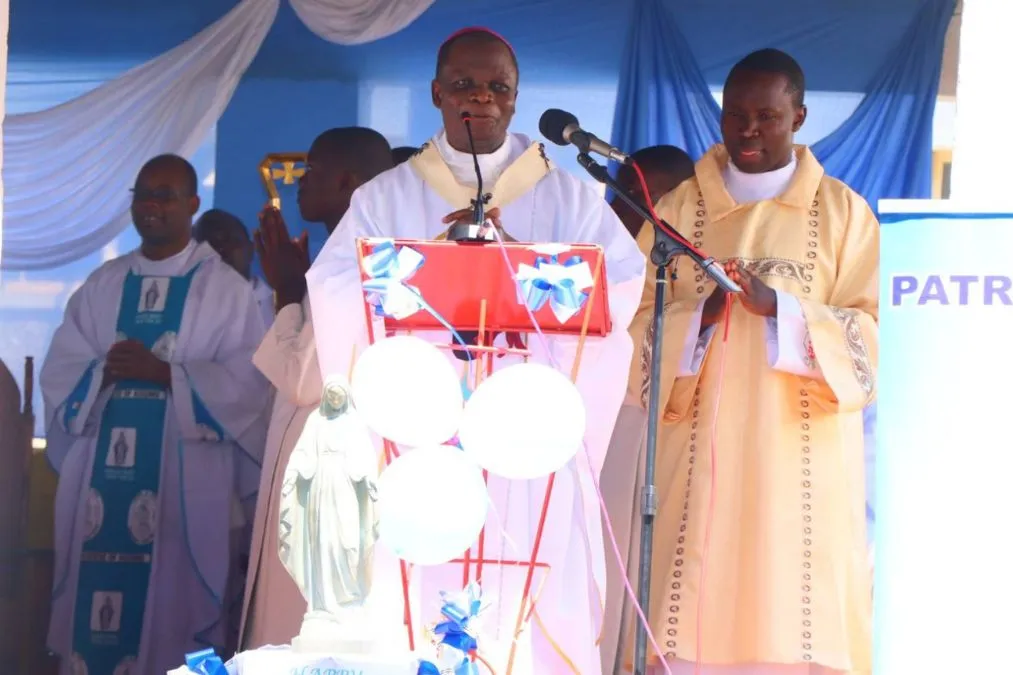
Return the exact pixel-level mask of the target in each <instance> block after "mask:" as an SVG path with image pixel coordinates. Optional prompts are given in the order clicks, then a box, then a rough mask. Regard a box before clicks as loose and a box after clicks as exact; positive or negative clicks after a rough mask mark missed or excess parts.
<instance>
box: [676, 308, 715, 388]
mask: <svg viewBox="0 0 1013 675" xmlns="http://www.w3.org/2000/svg"><path fill="white" fill-rule="evenodd" d="M703 303H704V300H701V301H700V302H699V303H698V304H697V306H696V310H695V311H694V312H693V318H692V319H690V322H689V332H688V333H687V334H686V343H685V345H684V346H683V348H682V357H681V358H680V359H679V371H678V372H677V373H676V374H675V376H676V377H689V376H691V375H696V374H697V373H699V372H700V366H701V364H703V357H704V356H706V354H707V348H708V347H709V346H710V343H711V338H712V337H714V326H708V327H707V328H705V329H704V330H703V332H701V331H700V323H701V322H702V321H703Z"/></svg>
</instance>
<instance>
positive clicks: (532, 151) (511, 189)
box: [408, 139, 555, 241]
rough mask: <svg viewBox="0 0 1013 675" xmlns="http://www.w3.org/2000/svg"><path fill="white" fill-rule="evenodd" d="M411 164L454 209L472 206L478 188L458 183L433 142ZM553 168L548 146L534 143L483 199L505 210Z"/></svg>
mask: <svg viewBox="0 0 1013 675" xmlns="http://www.w3.org/2000/svg"><path fill="white" fill-rule="evenodd" d="M506 142H508V143H509V142H510V140H509V139H507V141H506ZM408 162H409V164H410V165H411V167H412V169H413V170H414V171H415V173H416V174H417V175H418V177H419V178H421V179H422V180H423V181H424V182H425V183H426V185H428V186H429V187H431V188H432V189H433V190H435V191H436V194H438V195H440V197H442V198H443V199H444V200H446V201H447V202H448V203H449V204H450V205H451V206H452V207H454V208H460V209H463V208H466V207H467V206H468V205H469V204H471V200H472V199H474V197H475V188H472V187H467V186H465V185H461V184H460V183H458V182H457V179H456V178H454V174H453V173H452V172H451V171H450V167H448V166H447V163H446V161H445V160H444V159H443V155H441V154H440V151H439V150H438V149H437V147H436V143H435V142H434V141H432V140H428V141H426V142H425V143H423V144H422V147H421V148H419V151H418V152H416V153H415V154H414V155H412V156H411V159H409V160H408ZM554 168H555V166H554V165H553V163H552V160H550V159H549V158H548V156H547V155H546V154H545V145H544V144H543V143H532V144H531V145H530V146H529V147H528V149H527V150H525V151H524V152H523V153H522V154H521V156H520V157H518V158H517V159H516V160H514V162H513V163H511V164H510V166H508V167H507V168H506V170H505V171H504V172H503V173H502V174H500V177H499V179H498V180H497V181H496V184H495V185H493V186H492V188H491V189H490V191H489V192H487V193H486V194H485V195H483V197H484V201H485V207H486V209H494V208H496V207H502V206H506V205H507V204H509V203H511V202H512V201H514V200H516V199H517V198H518V197H521V196H523V195H525V194H527V193H528V192H530V191H531V190H532V189H533V188H534V187H535V185H537V184H538V182H539V181H540V180H542V179H543V178H545V176H547V175H548V174H549V172H550V171H552V170H553V169H554ZM505 229H506V227H505V226H504V230H505ZM447 231H449V228H448V230H447ZM446 238H447V232H443V233H442V234H440V235H439V236H437V237H436V241H442V240H444V239H446Z"/></svg>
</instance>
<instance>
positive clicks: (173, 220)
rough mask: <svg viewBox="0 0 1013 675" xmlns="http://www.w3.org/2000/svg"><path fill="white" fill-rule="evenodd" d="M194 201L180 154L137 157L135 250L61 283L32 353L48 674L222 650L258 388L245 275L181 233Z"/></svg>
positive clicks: (107, 672) (128, 666)
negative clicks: (45, 495)
mask: <svg viewBox="0 0 1013 675" xmlns="http://www.w3.org/2000/svg"><path fill="white" fill-rule="evenodd" d="M199 203H200V201H199V199H198V197H197V176H196V174H195V173H194V170H193V167H192V166H190V164H189V163H188V162H187V161H186V160H185V159H182V158H181V157H177V156H174V155H162V156H159V157H156V158H155V159H152V160H151V161H149V162H148V163H147V164H146V165H145V166H144V167H143V168H142V169H141V171H140V173H139V174H138V176H137V181H136V183H135V186H134V190H133V204H132V207H131V213H132V216H133V220H134V225H135V227H136V228H137V232H138V234H140V236H141V246H140V248H139V249H138V250H136V251H133V252H131V253H128V254H127V255H124V256H121V257H119V258H116V259H114V260H110V261H109V262H107V263H105V264H104V265H103V266H102V267H100V268H99V269H98V270H96V271H95V272H93V273H92V274H91V275H90V276H89V277H88V280H87V281H85V283H84V285H83V286H81V288H80V289H78V290H77V291H76V292H75V293H74V295H73V296H72V297H71V298H70V301H69V302H68V304H67V309H66V313H65V316H64V320H63V323H62V324H61V325H60V327H59V328H58V329H57V331H56V333H55V335H54V336H53V341H52V345H51V346H50V349H49V353H48V354H47V356H46V361H45V364H44V365H43V367H42V375H41V383H42V392H43V396H44V398H45V404H46V439H47V448H46V454H47V457H48V458H49V461H50V463H51V464H52V466H53V468H54V470H55V471H56V472H57V473H58V474H59V483H58V486H57V493H56V518H55V519H56V523H55V536H54V540H55V542H56V560H55V566H54V577H53V596H52V614H51V617H52V618H51V619H50V626H49V637H48V641H47V644H48V646H49V648H50V649H51V650H52V651H53V652H55V653H56V654H57V655H59V657H60V673H61V675H78V674H79V673H90V674H91V675H123V674H133V675H138V674H140V673H164V672H166V671H167V670H168V669H170V668H174V667H176V666H177V665H179V663H180V661H181V659H182V658H183V657H184V656H185V655H186V654H187V653H188V652H191V651H195V650H197V649H201V648H204V647H207V646H213V647H215V648H216V649H219V650H223V651H224V650H227V649H229V648H230V647H233V648H234V646H235V637H234V636H235V632H236V626H235V624H234V622H232V621H231V620H230V619H231V616H232V615H231V614H230V610H232V609H233V608H234V607H237V606H238V600H239V598H238V592H237V591H238V589H241V588H242V579H241V564H240V558H241V557H242V556H244V555H245V553H246V551H245V549H244V544H245V542H243V541H241V535H242V533H244V532H247V531H248V530H247V529H246V527H247V525H248V522H249V520H250V519H252V515H253V513H252V511H253V502H254V499H255V496H256V491H257V485H258V482H259V475H260V462H261V457H262V454H263V448H264V437H265V434H266V424H265V423H266V414H265V413H266V409H267V405H268V402H269V400H270V388H269V386H268V383H267V381H266V380H265V379H264V378H263V377H262V376H261V375H260V373H259V372H257V369H256V368H255V367H254V366H253V363H252V357H253V352H254V349H255V348H256V346H257V345H258V344H259V343H260V340H261V338H262V337H263V335H264V322H263V319H262V318H261V315H260V312H259V310H258V308H257V303H256V301H255V299H254V297H253V293H252V291H251V289H250V285H249V284H248V283H247V282H246V280H245V279H243V278H242V277H241V276H240V275H238V274H236V272H235V270H233V269H232V268H231V267H229V266H228V264H226V263H225V262H223V261H222V259H221V258H220V257H219V256H218V254H217V253H215V251H214V250H213V249H212V248H211V247H210V246H209V245H207V244H198V243H197V242H196V241H194V240H192V239H191V238H190V228H191V222H192V217H193V214H194V213H195V212H196V211H197V208H198V205H199ZM247 537H248V535H247Z"/></svg>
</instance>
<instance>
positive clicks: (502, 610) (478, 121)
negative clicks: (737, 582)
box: [307, 29, 645, 675]
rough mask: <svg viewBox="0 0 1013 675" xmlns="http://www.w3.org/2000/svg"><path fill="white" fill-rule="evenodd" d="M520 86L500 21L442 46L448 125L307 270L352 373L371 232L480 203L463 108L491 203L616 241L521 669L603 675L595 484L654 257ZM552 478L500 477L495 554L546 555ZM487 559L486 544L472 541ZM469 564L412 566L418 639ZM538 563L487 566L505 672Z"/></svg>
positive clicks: (497, 218) (578, 237)
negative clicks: (579, 436) (561, 148)
mask: <svg viewBox="0 0 1013 675" xmlns="http://www.w3.org/2000/svg"><path fill="white" fill-rule="evenodd" d="M516 88H517V66H516V60H515V58H514V54H513V52H512V50H511V49H510V47H509V46H508V45H507V44H506V43H505V42H504V41H503V40H502V38H500V37H499V36H496V35H495V34H493V33H491V32H489V31H486V30H484V29H468V30H465V31H461V32H459V33H457V34H455V35H454V36H452V37H451V38H450V39H449V40H448V41H447V42H446V43H445V44H444V45H443V47H441V49H440V55H439V63H438V66H437V78H436V80H434V82H433V85H432V94H433V102H434V104H435V105H436V106H437V107H438V108H440V110H441V112H442V114H443V121H444V130H442V131H440V132H438V133H437V134H436V135H435V136H434V137H433V138H432V139H431V140H430V141H429V142H427V143H425V144H424V145H423V146H422V148H421V149H420V151H419V153H417V154H416V155H415V156H414V157H412V159H410V160H409V161H407V162H405V163H404V164H401V165H399V166H397V167H396V168H394V169H392V170H391V171H388V172H386V173H383V174H381V175H380V176H378V177H377V178H376V179H374V180H373V181H372V182H370V183H368V184H366V185H364V186H362V187H361V188H359V190H358V191H357V192H356V193H355V194H354V195H353V197H352V203H351V208H350V209H349V211H348V214H347V215H346V216H345V218H344V219H343V220H342V222H341V224H340V225H339V226H338V229H337V230H336V231H335V233H334V234H333V235H332V236H331V238H330V239H329V240H328V242H327V244H326V245H325V247H324V249H323V251H322V252H321V254H320V255H319V257H318V258H317V260H316V262H315V263H314V265H313V267H312V268H311V269H310V272H309V274H308V275H307V281H308V284H309V294H310V301H311V304H312V307H313V320H314V330H315V332H316V335H317V345H318V355H319V359H320V366H321V370H322V373H323V375H324V377H326V376H328V375H329V374H331V373H339V374H344V373H347V372H348V370H349V362H350V359H351V358H352V352H353V345H356V352H357V353H358V354H361V353H362V351H363V349H364V348H365V346H366V327H365V323H364V322H365V318H364V312H363V294H362V288H361V283H360V273H359V268H358V261H357V256H356V247H355V240H356V238H357V237H394V238H410V239H435V238H437V237H439V236H441V235H443V234H444V233H445V231H446V230H447V226H448V224H450V223H451V222H454V221H457V220H462V221H463V220H466V219H468V218H470V213H469V209H468V205H469V203H470V200H471V199H472V198H473V197H474V196H475V185H476V180H475V169H474V165H473V158H472V156H471V154H470V153H469V152H468V148H469V140H468V135H467V132H466V129H465V127H464V125H463V123H462V121H461V114H462V113H463V112H467V113H469V115H470V116H471V118H472V124H471V126H472V129H471V130H472V136H473V138H474V147H475V151H476V152H477V153H478V162H479V165H480V166H481V171H482V174H483V178H484V184H485V188H486V190H488V192H489V193H490V194H491V197H490V199H489V201H488V203H487V214H488V216H489V217H490V219H491V220H492V221H493V223H494V224H495V225H496V226H497V227H498V228H500V230H501V233H502V234H503V236H504V237H507V238H512V239H514V240H517V241H522V242H560V243H593V244H600V245H602V246H603V247H604V249H605V252H606V268H607V272H608V280H609V307H610V310H611V312H612V321H613V332H612V334H611V335H609V336H608V337H607V338H604V339H594V338H591V339H589V340H588V341H587V344H586V346H585V349H584V353H583V358H582V361H581V364H582V365H581V368H580V373H579V376H578V379H577V387H578V388H579V390H580V392H581V394H582V395H583V397H584V401H585V404H586V406H587V411H588V415H587V431H586V435H585V442H586V446H587V453H585V452H583V451H580V452H578V454H577V456H576V457H575V458H574V459H573V460H572V461H570V462H569V463H568V464H567V465H566V466H565V467H564V468H563V469H561V470H560V471H559V472H558V473H557V475H556V481H555V488H554V492H553V496H552V502H551V505H550V508H549V511H548V517H547V522H546V528H545V533H544V537H543V539H542V544H541V550H540V554H539V559H540V561H541V562H544V563H547V564H548V565H549V566H550V571H549V572H548V573H547V575H543V574H542V573H541V572H536V574H535V580H534V586H533V594H535V595H537V602H536V605H535V610H534V612H533V613H532V615H531V620H530V623H529V624H527V628H526V629H525V630H524V631H523V632H522V633H521V634H520V635H519V636H518V637H517V641H518V655H517V660H516V661H515V662H514V664H513V671H512V672H513V673H515V674H516V675H527V674H532V673H536V674H538V675H547V674H550V673H551V674H553V675H555V674H557V673H559V674H562V673H580V674H581V675H598V674H599V673H600V672H601V663H600V657H599V653H598V642H599V640H600V638H601V635H600V633H601V629H602V610H603V603H604V598H605V595H604V592H605V581H604V579H605V557H604V556H605V550H604V546H603V541H602V530H601V519H600V515H599V513H600V511H599V503H598V498H597V495H596V491H595V487H594V481H595V480H596V479H597V476H598V474H599V472H600V470H601V466H602V462H603V461H604V456H605V452H606V449H607V447H608V443H609V438H610V435H611V433H612V427H613V424H614V422H615V419H616V414H617V412H618V410H619V407H620V405H621V404H622V402H623V397H624V393H625V388H626V379H627V374H628V368H629V364H630V361H631V358H632V343H631V340H630V338H629V335H628V333H627V331H626V328H627V326H628V325H629V322H630V320H631V318H632V316H633V314H634V313H635V311H636V308H637V305H638V303H639V301H640V296H641V292H642V289H643V275H644V267H645V264H644V258H643V255H642V254H641V253H640V252H639V250H638V249H637V247H636V245H635V242H634V241H633V240H632V238H631V237H630V235H629V233H628V232H627V231H626V230H625V229H624V228H623V226H622V224H621V223H620V221H619V219H618V218H617V217H616V216H615V214H614V213H613V212H612V211H611V210H610V209H609V208H608V205H607V204H606V203H605V202H604V201H603V200H602V198H601V197H600V196H599V195H598V194H597V193H596V192H595V191H594V190H593V189H592V188H591V187H590V186H589V185H587V184H585V183H583V182H581V181H580V180H578V179H576V178H575V177H573V176H572V175H570V174H568V173H566V172H564V171H561V170H559V169H557V168H556V167H554V166H553V164H552V163H551V162H550V161H549V160H548V158H547V157H546V156H545V152H544V147H543V146H542V145H541V144H540V143H533V142H532V141H531V140H530V139H528V138H526V137H524V136H521V135H518V134H510V133H508V131H507V128H508V125H509V122H510V119H511V117H512V115H513V111H514V103H515V99H516ZM490 245H495V244H490ZM379 334H380V335H382V334H383V332H382V330H381V332H380V333H379ZM415 335H418V336H423V335H424V337H425V338H426V339H430V340H432V341H433V342H434V343H440V344H449V343H450V342H451V337H450V335H449V334H448V333H445V332H433V333H429V334H420V333H418V332H416V333H415ZM502 340H503V336H498V337H497V341H498V342H499V343H502ZM528 346H529V348H530V349H531V351H532V353H533V356H532V357H531V360H532V361H533V362H539V363H551V362H552V360H554V361H555V362H556V363H558V364H559V365H560V367H561V368H563V369H564V372H565V373H567V374H569V372H570V367H571V365H572V363H573V361H574V358H575V355H576V346H577V338H576V337H549V338H547V347H548V350H550V352H551V359H550V354H548V353H546V351H545V348H544V347H543V344H542V342H541V340H540V339H539V338H537V337H536V336H534V335H530V336H528ZM447 358H448V359H450V360H451V362H452V363H454V364H455V366H456V367H458V368H461V369H462V371H463V369H465V368H466V367H467V366H466V364H465V363H464V362H462V361H457V360H455V359H454V358H453V357H452V356H451V354H450V352H447ZM520 361H521V359H520V358H519V357H512V356H507V357H504V358H498V359H496V364H495V368H496V369H501V368H504V367H506V366H509V365H511V364H514V363H519V362H520ZM624 369H626V370H624ZM464 374H465V373H464V372H462V376H463V375H464ZM546 482H547V479H546V478H541V479H537V480H530V481H511V480H506V479H502V478H498V477H495V476H490V478H489V493H490V496H491V499H492V507H491V508H490V511H489V518H488V522H487V525H486V539H485V550H484V556H485V558H486V559H491V560H497V559H520V560H526V559H527V558H528V557H529V556H530V553H531V548H532V544H533V543H534V538H535V530H536V527H537V524H538V517H539V513H540V510H541V505H542V500H543V497H544V494H545V487H546ZM436 487H438V486H434V488H436ZM378 553H379V552H378ZM476 555H477V546H476V547H473V551H472V556H473V557H475V556H476ZM395 569H396V568H395ZM462 572H463V569H462V566H461V565H458V564H452V563H448V564H445V565H440V566H434V567H416V568H414V569H413V570H412V583H413V586H415V587H416V590H418V592H419V594H420V595H419V601H418V602H413V604H412V617H413V622H414V624H415V626H414V628H415V631H416V642H417V644H419V643H420V642H421V641H422V639H423V634H422V631H421V627H422V625H423V624H425V623H429V622H432V621H434V620H437V619H438V618H439V609H440V601H439V592H440V591H449V592H454V591H459V590H460V589H461V587H462V583H463V574H462ZM473 572H474V570H473ZM387 574H389V573H388V571H387V570H381V569H378V570H377V578H376V587H381V586H385V585H395V587H396V585H398V584H399V582H400V581H399V579H398V578H397V577H396V576H384V575H387ZM394 574H396V572H395V573H394ZM524 574H525V572H524V569H523V568H517V567H498V566H496V565H486V566H485V567H484V570H483V579H482V585H483V588H484V592H485V593H486V594H487V595H488V596H490V597H491V598H493V604H492V606H491V607H490V609H489V610H488V612H487V615H486V618H485V619H484V620H483V632H482V635H481V637H480V642H481V646H480V649H481V650H488V651H485V653H484V654H483V656H484V657H485V658H486V659H488V660H489V661H490V662H491V663H492V664H493V667H494V668H495V669H496V672H505V671H506V663H507V654H508V651H509V645H510V642H511V640H512V639H513V637H514V635H513V632H514V625H515V622H516V619H517V616H518V607H519V604H520V599H521V595H522V590H523V584H524ZM401 609H402V608H401V605H400V603H396V604H395V606H393V607H389V608H388V614H387V617H388V619H389V621H390V623H391V625H392V626H393V627H394V628H395V629H397V630H400V631H401V634H402V635H403V634H404V628H403V627H402V626H401V619H402V614H401Z"/></svg>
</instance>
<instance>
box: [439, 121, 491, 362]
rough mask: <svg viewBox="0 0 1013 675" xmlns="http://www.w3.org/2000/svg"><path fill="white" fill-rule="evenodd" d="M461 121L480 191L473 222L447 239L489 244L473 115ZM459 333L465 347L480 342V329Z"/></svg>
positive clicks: (462, 354)
mask: <svg viewBox="0 0 1013 675" xmlns="http://www.w3.org/2000/svg"><path fill="white" fill-rule="evenodd" d="M461 121H462V122H464V128H465V130H466V131H467V132H468V148H469V149H470V150H471V159H472V161H474V162H475V180H476V182H477V183H478V191H477V193H476V194H475V199H472V200H471V208H472V211H473V212H474V214H475V218H474V222H473V223H455V224H453V225H451V226H450V229H449V230H447V241H455V242H457V243H458V244H488V243H489V242H493V241H496V235H495V234H494V233H493V232H492V229H491V228H490V229H489V230H486V229H485V203H486V202H487V201H488V200H489V198H490V197H489V195H487V194H485V189H484V187H483V185H482V168H481V167H480V166H479V164H478V153H477V152H475V137H474V136H472V134H471V115H469V114H468V113H462V114H461ZM457 334H458V335H459V336H460V338H461V339H462V340H464V342H463V343H460V344H462V346H464V347H467V346H469V345H476V344H478V331H458V333H457ZM455 340H456V338H455ZM452 353H453V355H454V357H455V358H457V359H458V360H460V361H469V362H470V361H471V359H472V356H471V352H470V351H468V350H467V349H458V350H454V351H453V352H452Z"/></svg>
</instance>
